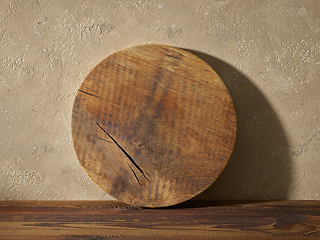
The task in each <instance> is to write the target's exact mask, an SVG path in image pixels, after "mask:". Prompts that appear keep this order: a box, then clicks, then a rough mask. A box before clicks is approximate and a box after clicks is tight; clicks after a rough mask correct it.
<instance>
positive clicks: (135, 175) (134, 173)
mask: <svg viewBox="0 0 320 240" xmlns="http://www.w3.org/2000/svg"><path fill="white" fill-rule="evenodd" d="M128 167H129V168H130V170H131V171H132V173H133V175H134V177H135V178H136V179H137V182H138V183H139V185H140V186H142V185H141V183H140V180H139V178H138V176H137V174H136V172H135V171H134V170H133V169H132V167H130V165H129V164H128Z"/></svg>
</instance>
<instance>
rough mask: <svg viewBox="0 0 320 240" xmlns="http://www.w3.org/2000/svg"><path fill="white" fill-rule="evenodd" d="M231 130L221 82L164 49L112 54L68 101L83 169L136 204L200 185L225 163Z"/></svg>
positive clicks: (180, 197) (184, 193) (182, 54)
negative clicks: (72, 98) (72, 99)
mask: <svg viewBox="0 0 320 240" xmlns="http://www.w3.org/2000/svg"><path fill="white" fill-rule="evenodd" d="M235 135H236V114H235V109H234V105H233V102H232V99H231V96H230V94H229V93H228V90H227V88H226V87H225V85H224V83H223V81H222V80H221V79H220V77H219V76H218V75H217V74H216V72H215V71H214V70H213V69H212V68H211V67H210V66H208V65H207V64H206V63H205V62H204V61H202V60H201V59H199V58H198V57H196V56H194V55H193V54H191V53H189V52H186V51H184V50H181V49H178V48H174V47H169V46H163V45H142V46H136V47H132V48H128V49H125V50H122V51H119V52H117V53H115V54H112V55H111V56H109V57H108V58H106V59H104V60H103V61H101V62H100V63H99V64H98V65H97V66H96V67H95V68H94V69H93V70H92V71H91V72H90V74H89V75H88V76H87V77H86V79H85V80H84V81H83V83H82V85H81V86H80V88H79V91H78V93H77V95H76V99H75V102H74V106H73V114H72V136H73V144H74V149H75V151H76V153H77V156H78V159H79V162H80V163H81V165H82V167H83V168H84V170H85V171H86V173H87V174H88V175H89V176H90V178H91V179H92V180H93V181H94V182H95V183H96V184H97V185H98V186H99V187H100V188H101V189H103V190H104V191H106V192H107V193H109V194H110V195H111V196H113V197H115V198H116V199H118V200H120V201H123V202H126V203H129V204H133V205H137V206H146V207H162V206H169V205H174V204H177V203H180V202H183V201H186V200H188V199H190V198H192V197H194V196H195V195H197V194H198V193H200V192H202V191H203V190H205V189H206V188H207V187H208V186H209V185H210V184H212V182H213V181H214V180H215V179H216V178H217V177H218V176H219V174H220V173H221V171H222V170H223V168H224V167H225V165H226V164H227V161H228V159H229V157H230V155H231V152H232V150H233V146H234V142H235Z"/></svg>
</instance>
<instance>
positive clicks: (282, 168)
mask: <svg viewBox="0 0 320 240" xmlns="http://www.w3.org/2000/svg"><path fill="white" fill-rule="evenodd" d="M186 50H187V51H189V52H191V53H193V54H194V55H196V56H198V57H200V58H201V59H202V60H204V61H205V62H206V63H208V64H209V65H210V66H211V67H212V68H213V69H214V70H215V71H216V72H217V73H218V75H219V76H220V77H221V78H222V80H223V81H224V83H225V84H226V86H227V88H228V90H229V92H230V94H231V96H232V99H233V101H234V105H235V108H236V112H237V122H238V129H237V140H236V144H235V148H234V151H233V153H232V155H231V158H230V160H229V162H228V164H227V166H226V168H225V169H224V171H223V172H222V173H221V175H220V176H219V178H218V179H217V180H216V181H215V182H214V183H213V184H212V185H211V186H210V187H209V188H208V189H207V190H205V191H204V192H202V193H201V194H200V195H198V196H196V197H195V198H194V199H193V200H216V199H218V200H221V199H227V200H276V199H281V200H284V199H288V194H289V190H290V184H291V158H290V154H289V151H288V144H287V140H286V137H285V135H284V131H283V129H282V127H281V123H280V122H279V119H278V118H277V115H276V113H275V112H274V110H273V109H272V107H271V106H270V104H269V103H268V101H267V100H266V98H265V97H264V96H263V94H262V93H261V92H260V91H259V89H258V88H257V87H256V86H254V84H253V83H252V82H251V81H250V80H249V79H248V78H247V77H246V76H244V75H243V74H242V73H240V72H239V71H238V70H236V69H235V68H234V67H232V66H230V65H229V64H227V63H225V62H223V61H221V60H219V59H217V58H214V57H212V56H209V55H207V54H204V53H200V52H196V51H193V50H188V49H186Z"/></svg>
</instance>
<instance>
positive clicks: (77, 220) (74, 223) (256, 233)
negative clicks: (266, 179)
mask: <svg viewBox="0 0 320 240" xmlns="http://www.w3.org/2000/svg"><path fill="white" fill-rule="evenodd" d="M203 205H207V206H209V207H201V206H203ZM196 206H199V207H196ZM110 238H111V239H319V238H320V202H319V201H274V202H235V201H230V202H200V203H199V202H188V203H186V204H184V205H181V206H178V207H175V208H168V209H140V208H136V207H130V206H127V205H125V204H121V203H119V202H115V201H110V202H105V201H69V202H66V201H64V202H58V201H42V202H41V201H38V202H37V201H27V202H26V201H22V202H18V201H16V202H14V201H13V202H10V201H6V202H0V239H6V240H7V239H68V240H76V239H77V240H80V239H88V240H89V239H110Z"/></svg>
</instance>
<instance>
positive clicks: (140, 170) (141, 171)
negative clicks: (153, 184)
mask: <svg viewBox="0 0 320 240" xmlns="http://www.w3.org/2000/svg"><path fill="white" fill-rule="evenodd" d="M96 124H97V126H98V127H99V128H100V129H101V130H102V131H104V132H105V133H106V134H107V135H108V136H109V138H111V139H112V141H113V142H114V143H115V144H116V145H117V147H118V148H120V150H121V151H122V152H123V153H124V154H125V155H126V157H127V158H128V159H129V160H130V162H131V163H132V164H133V165H134V166H135V167H136V168H137V169H138V170H139V172H140V173H141V174H142V176H143V177H144V178H145V179H147V181H149V179H148V178H147V177H146V175H145V173H144V171H143V170H142V169H141V168H140V167H139V166H138V164H137V163H136V162H135V161H134V160H133V158H132V157H131V156H130V155H129V154H128V153H127V152H126V150H124V149H123V148H122V147H121V146H120V145H119V143H118V142H117V141H116V140H115V139H114V138H113V137H112V136H111V135H110V134H109V133H108V132H107V131H106V130H105V129H104V128H103V127H102V126H101V125H100V124H99V123H98V122H96ZM128 166H129V168H130V169H131V171H132V172H133V174H134V176H135V178H136V179H137V181H138V183H139V184H140V185H141V183H140V180H139V178H138V177H137V175H136V173H135V171H134V170H133V169H132V168H131V167H130V165H129V164H128ZM146 174H147V175H148V176H149V177H150V175H149V174H148V173H147V172H146Z"/></svg>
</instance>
